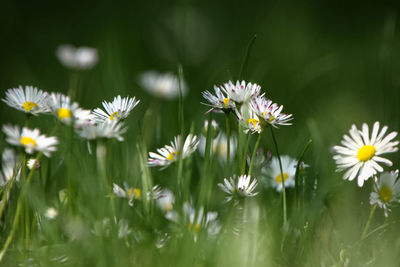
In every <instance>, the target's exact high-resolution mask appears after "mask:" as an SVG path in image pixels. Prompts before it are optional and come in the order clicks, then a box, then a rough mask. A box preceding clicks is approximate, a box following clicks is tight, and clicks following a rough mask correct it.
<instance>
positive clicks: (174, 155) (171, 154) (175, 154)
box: [167, 151, 179, 160]
mask: <svg viewBox="0 0 400 267" xmlns="http://www.w3.org/2000/svg"><path fill="white" fill-rule="evenodd" d="M178 154H179V152H178V151H174V152H172V153H169V155H168V156H167V159H168V160H174V159H175V157H176V156H177V155H178Z"/></svg>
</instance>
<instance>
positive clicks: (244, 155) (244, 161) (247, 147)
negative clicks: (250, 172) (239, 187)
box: [240, 134, 251, 174]
mask: <svg viewBox="0 0 400 267" xmlns="http://www.w3.org/2000/svg"><path fill="white" fill-rule="evenodd" d="M250 139H251V134H248V135H247V140H246V145H245V147H244V153H243V159H242V167H241V169H240V173H241V174H244V173H245V171H246V161H247V151H248V150H249V143H250Z"/></svg>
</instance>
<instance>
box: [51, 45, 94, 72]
mask: <svg viewBox="0 0 400 267" xmlns="http://www.w3.org/2000/svg"><path fill="white" fill-rule="evenodd" d="M56 55H57V57H58V59H59V60H60V62H61V64H62V65H64V66H65V67H67V68H70V69H75V70H85V69H90V68H92V67H93V66H94V65H96V63H97V61H98V59H99V56H98V53H97V49H96V48H92V47H84V46H82V47H74V46H72V45H68V44H65V45H60V46H59V47H58V48H57V51H56Z"/></svg>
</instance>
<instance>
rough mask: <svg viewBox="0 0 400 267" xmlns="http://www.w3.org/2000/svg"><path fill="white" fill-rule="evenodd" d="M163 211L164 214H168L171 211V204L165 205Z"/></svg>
mask: <svg viewBox="0 0 400 267" xmlns="http://www.w3.org/2000/svg"><path fill="white" fill-rule="evenodd" d="M164 210H165V211H166V212H169V211H170V210H172V204H171V203H170V202H167V203H165V205H164Z"/></svg>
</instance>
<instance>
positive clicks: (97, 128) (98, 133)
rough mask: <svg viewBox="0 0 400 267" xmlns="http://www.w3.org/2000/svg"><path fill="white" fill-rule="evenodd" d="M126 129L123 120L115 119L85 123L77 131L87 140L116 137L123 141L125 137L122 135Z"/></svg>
mask: <svg viewBox="0 0 400 267" xmlns="http://www.w3.org/2000/svg"><path fill="white" fill-rule="evenodd" d="M126 129H127V128H124V124H123V123H122V122H118V121H117V120H115V121H111V122H104V123H94V124H87V125H83V126H82V127H81V128H80V129H76V132H77V133H78V135H79V136H80V137H82V138H84V139H87V140H95V139H101V138H106V139H112V138H115V139H117V140H118V141H120V142H122V141H124V138H123V137H122V136H121V135H122V134H123V133H125V132H126Z"/></svg>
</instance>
